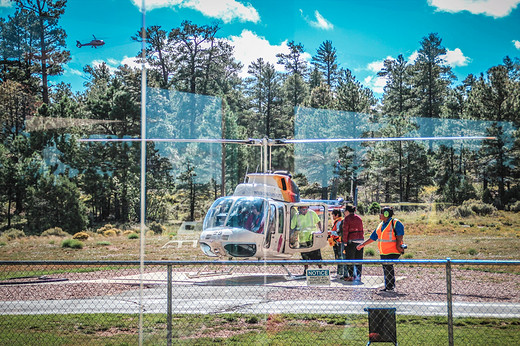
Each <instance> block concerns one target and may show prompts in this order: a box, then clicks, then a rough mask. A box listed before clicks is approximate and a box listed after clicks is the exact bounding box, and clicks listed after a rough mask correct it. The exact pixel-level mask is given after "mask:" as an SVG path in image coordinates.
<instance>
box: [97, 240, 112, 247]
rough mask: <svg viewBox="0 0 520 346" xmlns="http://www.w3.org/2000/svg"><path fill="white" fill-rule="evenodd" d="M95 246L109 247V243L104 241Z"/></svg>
mask: <svg viewBox="0 0 520 346" xmlns="http://www.w3.org/2000/svg"><path fill="white" fill-rule="evenodd" d="M96 245H101V246H109V245H110V242H109V241H106V240H103V241H98V242H97V243H96Z"/></svg>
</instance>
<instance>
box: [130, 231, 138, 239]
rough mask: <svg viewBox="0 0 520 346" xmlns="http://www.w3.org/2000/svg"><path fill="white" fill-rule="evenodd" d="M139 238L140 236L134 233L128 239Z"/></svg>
mask: <svg viewBox="0 0 520 346" xmlns="http://www.w3.org/2000/svg"><path fill="white" fill-rule="evenodd" d="M138 238H139V234H137V233H135V232H132V233H130V234H129V235H128V239H138Z"/></svg>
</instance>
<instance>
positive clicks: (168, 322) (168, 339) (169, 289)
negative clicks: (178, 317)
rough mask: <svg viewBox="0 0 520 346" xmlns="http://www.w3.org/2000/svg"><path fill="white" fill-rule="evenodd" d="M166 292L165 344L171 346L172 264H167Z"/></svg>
mask: <svg viewBox="0 0 520 346" xmlns="http://www.w3.org/2000/svg"><path fill="white" fill-rule="evenodd" d="M167 272H168V274H167V281H168V282H167V284H166V285H167V292H166V304H167V308H166V330H167V333H166V344H167V345H168V346H171V344H172V281H173V280H172V265H171V264H168V270H167Z"/></svg>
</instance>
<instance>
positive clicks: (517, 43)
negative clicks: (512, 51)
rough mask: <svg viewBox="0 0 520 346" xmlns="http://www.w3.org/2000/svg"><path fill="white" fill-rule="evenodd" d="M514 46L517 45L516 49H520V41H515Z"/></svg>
mask: <svg viewBox="0 0 520 346" xmlns="http://www.w3.org/2000/svg"><path fill="white" fill-rule="evenodd" d="M513 44H514V45H515V48H516V49H520V41H518V40H513Z"/></svg>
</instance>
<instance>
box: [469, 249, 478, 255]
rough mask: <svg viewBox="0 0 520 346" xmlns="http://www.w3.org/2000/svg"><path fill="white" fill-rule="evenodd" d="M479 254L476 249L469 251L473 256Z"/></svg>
mask: <svg viewBox="0 0 520 346" xmlns="http://www.w3.org/2000/svg"><path fill="white" fill-rule="evenodd" d="M477 253H478V251H477V250H475V249H469V250H468V254H470V255H471V256H475V255H476V254H477Z"/></svg>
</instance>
